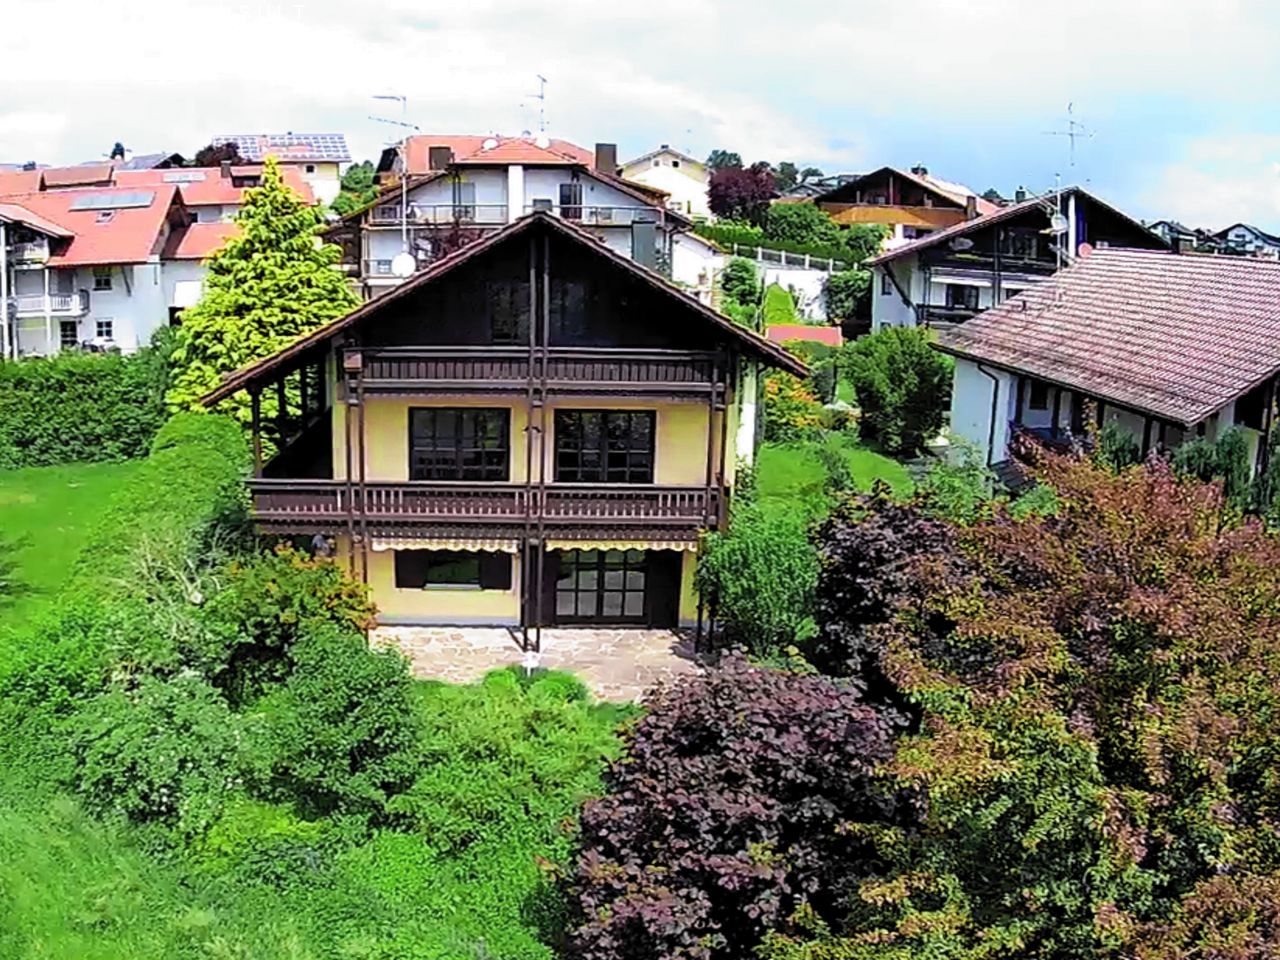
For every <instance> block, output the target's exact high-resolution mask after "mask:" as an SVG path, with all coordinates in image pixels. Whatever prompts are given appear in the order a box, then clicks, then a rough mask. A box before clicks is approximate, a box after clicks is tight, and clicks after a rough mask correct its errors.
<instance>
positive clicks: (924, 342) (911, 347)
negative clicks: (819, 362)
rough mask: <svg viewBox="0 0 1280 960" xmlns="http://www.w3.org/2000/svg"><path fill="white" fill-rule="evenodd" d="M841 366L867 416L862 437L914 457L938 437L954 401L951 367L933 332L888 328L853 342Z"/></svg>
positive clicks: (863, 412)
mask: <svg viewBox="0 0 1280 960" xmlns="http://www.w3.org/2000/svg"><path fill="white" fill-rule="evenodd" d="M846 360H847V362H845V363H843V364H842V366H843V367H844V368H845V369H847V370H848V371H849V379H850V381H851V382H852V384H853V389H854V393H855V394H856V395H857V402H858V407H859V408H860V410H861V411H862V417H861V421H860V423H861V428H862V436H863V438H864V439H866V440H870V441H872V442H874V443H876V444H879V445H880V446H881V447H882V448H883V449H884V450H885V451H886V452H888V453H891V454H898V455H906V456H910V455H912V454H914V453H916V452H918V451H919V450H921V449H922V448H923V447H924V445H925V444H926V443H927V442H928V441H930V440H932V439H933V438H934V437H935V436H937V434H938V431H939V430H940V429H941V427H942V424H943V421H944V419H945V413H946V409H947V404H948V403H949V402H950V399H951V374H952V364H951V362H950V360H948V359H947V358H946V357H945V356H944V355H942V354H940V353H938V352H937V351H936V350H934V349H933V348H932V347H931V346H930V345H929V334H928V331H925V330H920V329H916V328H914V327H912V328H907V327H888V328H886V329H884V330H880V331H878V332H876V333H873V334H871V335H869V336H866V337H862V338H861V339H859V340H856V341H854V342H853V343H852V344H850V345H849V346H848V347H847V348H846Z"/></svg>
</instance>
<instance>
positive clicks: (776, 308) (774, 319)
mask: <svg viewBox="0 0 1280 960" xmlns="http://www.w3.org/2000/svg"><path fill="white" fill-rule="evenodd" d="M798 322H799V317H797V316H796V302H795V300H794V299H793V298H792V296H791V293H790V291H788V290H787V289H786V288H784V287H782V286H781V285H779V284H776V283H771V284H769V286H767V287H765V290H764V325H765V326H766V327H770V326H773V325H774V324H775V323H798Z"/></svg>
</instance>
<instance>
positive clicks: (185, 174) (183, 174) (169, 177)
mask: <svg viewBox="0 0 1280 960" xmlns="http://www.w3.org/2000/svg"><path fill="white" fill-rule="evenodd" d="M203 180H204V171H203V170H174V171H173V172H172V173H166V174H165V175H164V182H165V183H200V182H201V181H203Z"/></svg>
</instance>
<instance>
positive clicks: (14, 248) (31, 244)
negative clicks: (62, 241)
mask: <svg viewBox="0 0 1280 960" xmlns="http://www.w3.org/2000/svg"><path fill="white" fill-rule="evenodd" d="M9 256H10V258H11V259H12V260H13V262H14V263H44V262H45V261H46V260H48V259H49V241H47V240H28V241H26V242H25V243H14V244H10V245H9Z"/></svg>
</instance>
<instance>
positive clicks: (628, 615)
mask: <svg viewBox="0 0 1280 960" xmlns="http://www.w3.org/2000/svg"><path fill="white" fill-rule="evenodd" d="M648 579H649V577H648V561H647V557H646V555H645V551H643V550H564V551H561V552H560V569H559V574H558V576H557V577H556V605H555V620H556V622H557V623H644V622H645V620H646V610H647V605H646V599H647V587H648Z"/></svg>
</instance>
